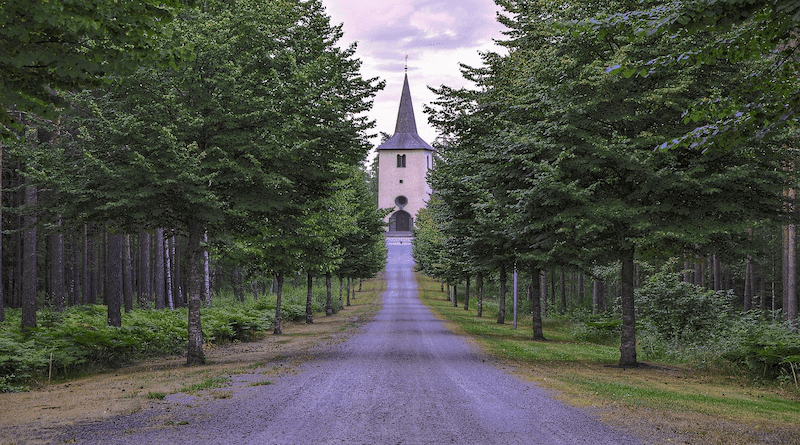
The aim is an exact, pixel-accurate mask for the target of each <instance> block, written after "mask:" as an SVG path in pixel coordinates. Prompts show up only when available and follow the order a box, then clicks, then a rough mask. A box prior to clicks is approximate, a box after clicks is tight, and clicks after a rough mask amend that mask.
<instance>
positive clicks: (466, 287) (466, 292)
mask: <svg viewBox="0 0 800 445" xmlns="http://www.w3.org/2000/svg"><path fill="white" fill-rule="evenodd" d="M471 280H472V277H471V276H469V275H467V282H466V283H465V284H464V310H465V311H468V310H469V282H470V281H471Z"/></svg>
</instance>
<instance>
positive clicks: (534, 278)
mask: <svg viewBox="0 0 800 445" xmlns="http://www.w3.org/2000/svg"><path fill="white" fill-rule="evenodd" d="M541 276H542V272H541V271H540V270H539V269H538V268H536V267H532V268H531V285H530V287H529V290H528V292H530V300H531V313H532V314H531V317H532V324H533V339H534V340H536V341H543V340H546V339H545V338H544V330H543V328H542V290H541V289H540V287H541V284H542V280H541Z"/></svg>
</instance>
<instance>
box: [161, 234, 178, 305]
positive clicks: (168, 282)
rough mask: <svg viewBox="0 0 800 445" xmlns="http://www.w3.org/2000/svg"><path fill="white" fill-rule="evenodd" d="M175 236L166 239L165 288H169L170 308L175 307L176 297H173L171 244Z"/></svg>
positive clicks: (168, 300)
mask: <svg viewBox="0 0 800 445" xmlns="http://www.w3.org/2000/svg"><path fill="white" fill-rule="evenodd" d="M173 239H174V237H169V239H166V240H164V270H166V272H165V273H166V275H165V277H164V278H165V279H166V283H165V286H164V287H165V288H166V290H167V295H166V296H167V307H168V308H169V309H170V310H173V309H175V299H174V297H173V294H172V292H173V289H174V288H173V287H172V280H173V278H172V248H171V247H170V244H172V240H173Z"/></svg>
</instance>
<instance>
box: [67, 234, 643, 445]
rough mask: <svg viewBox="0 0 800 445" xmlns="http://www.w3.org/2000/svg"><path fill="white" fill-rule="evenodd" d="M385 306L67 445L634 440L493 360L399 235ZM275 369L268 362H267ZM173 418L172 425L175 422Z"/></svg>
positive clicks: (73, 429)
mask: <svg viewBox="0 0 800 445" xmlns="http://www.w3.org/2000/svg"><path fill="white" fill-rule="evenodd" d="M386 276H387V280H388V283H387V290H386V292H385V293H384V295H383V308H382V309H381V311H380V312H379V313H378V315H377V316H376V317H375V319H374V320H373V321H372V322H371V323H369V324H367V325H366V326H365V327H364V328H363V330H362V331H361V332H359V333H357V334H355V335H353V336H352V337H350V338H349V340H348V341H346V342H344V343H341V344H338V345H332V346H330V347H329V348H327V349H326V350H323V351H321V352H320V353H319V354H316V355H315V357H314V358H313V359H312V360H309V361H306V362H305V363H304V364H303V365H302V366H301V370H300V371H299V372H297V373H296V374H290V375H284V376H280V377H278V378H274V379H273V380H274V381H272V382H270V383H271V384H265V385H258V386H251V385H248V384H247V382H248V381H252V379H253V378H256V377H254V376H257V375H258V374H257V373H254V374H247V375H245V376H240V377H237V378H236V379H234V380H235V382H236V384H235V385H234V386H232V387H230V388H227V389H226V392H224V393H223V394H224V395H223V396H220V397H219V398H214V397H210V398H209V397H198V396H188V395H186V394H181V395H170V396H168V400H170V401H172V402H174V403H171V404H168V406H167V407H166V408H159V409H145V410H143V411H141V412H138V413H135V414H132V415H127V416H120V417H116V418H112V419H106V420H104V421H103V422H95V423H83V424H75V425H72V426H69V427H66V428H64V430H63V431H62V432H61V433H60V434H59V437H58V439H59V441H60V442H62V443H63V442H69V443H87V444H89V443H98V444H99V443H102V444H137V445H138V444H148V445H155V444H243V445H244V444H292V443H297V444H335V443H342V444H448V443H452V444H504V445H508V444H615V445H618V444H637V443H639V442H638V441H637V440H635V439H633V438H631V437H629V436H626V435H625V434H623V433H621V432H618V431H614V430H612V429H610V428H608V427H607V426H604V425H602V424H601V423H599V422H597V421H595V420H594V419H593V418H592V417H591V416H589V415H587V414H586V413H584V412H582V411H580V410H577V409H574V408H570V407H567V406H564V405H563V404H561V403H559V402H557V401H555V400H553V399H552V398H550V397H549V396H548V393H547V392H546V391H544V390H542V389H540V388H537V387H535V386H533V385H532V384H529V383H526V382H523V381H520V380H518V379H516V378H514V377H513V376H510V375H508V374H506V373H504V372H503V371H502V370H499V369H497V368H496V367H495V366H493V365H491V364H489V363H487V362H486V358H485V357H484V356H483V355H482V354H481V353H480V352H479V351H478V350H477V348H475V347H473V346H472V345H470V344H469V343H467V342H466V341H464V340H463V339H461V338H460V337H458V336H456V335H454V334H452V333H451V332H450V331H448V330H447V329H446V328H445V327H444V325H443V324H442V323H441V322H440V321H438V320H437V319H436V318H434V316H433V315H432V314H431V312H430V311H429V310H428V309H427V308H426V307H424V306H423V305H422V304H421V303H420V302H419V300H418V298H417V290H416V285H415V283H414V277H413V260H412V258H411V246H410V243H408V242H407V241H406V242H403V243H402V244H400V240H394V241H390V245H389V264H388V265H387V270H386ZM266 366H269V364H267V365H266ZM167 419H169V420H167Z"/></svg>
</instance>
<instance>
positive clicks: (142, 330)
mask: <svg viewBox="0 0 800 445" xmlns="http://www.w3.org/2000/svg"><path fill="white" fill-rule="evenodd" d="M220 300H221V301H220V302H218V303H217V304H216V305H215V306H213V307H211V308H208V309H207V310H206V311H204V313H203V315H202V326H203V328H204V329H203V334H204V339H205V341H206V342H209V343H225V342H234V341H250V340H254V339H256V338H259V337H260V336H261V335H262V334H263V333H264V332H265V331H267V330H269V329H270V328H271V327H272V325H273V314H272V313H271V312H270V311H269V310H266V308H267V306H268V301H269V300H268V299H264V300H261V301H259V302H248V303H241V302H238V301H234V300H232V299H231V300H226V299H220ZM272 308H273V309H274V304H273V306H272ZM320 308H321V304H319V303H317V304H316V305H315V310H317V311H320V310H321V309H320ZM287 311H288V312H289V314H290V315H288V316H287V317H288V318H291V319H300V318H302V317H303V316H304V314H305V306H304V305H300V304H289V305H287ZM18 312H19V311H18V310H11V311H9V315H10V316H9V319H10V321H9V322H7V323H4V324H3V325H2V328H0V377H2V378H3V379H4V381H5V382H6V383H7V384H8V385H10V384H11V383H13V382H18V381H26V380H35V379H37V378H40V377H42V376H43V375H44V374H45V373H46V372H49V370H51V369H52V371H53V373H54V374H56V375H68V374H70V373H74V372H77V371H81V370H91V369H98V368H106V367H117V366H120V365H123V364H126V363H129V362H131V361H132V360H135V359H139V358H143V357H156V356H164V355H175V354H183V353H185V351H186V342H187V328H188V321H187V320H188V317H187V309H185V308H183V309H177V310H174V311H173V310H168V309H164V310H158V311H155V310H146V309H136V310H133V311H131V312H130V313H126V314H123V317H122V327H111V326H108V325H107V309H106V307H105V306H102V305H86V306H76V307H72V308H69V309H67V310H66V311H64V312H63V313H61V314H60V315H56V313H51V312H49V311H48V310H45V311H42V313H43V314H45V316H44V317H43V318H45V319H47V320H48V322H47V323H46V324H45V323H43V324H42V325H40V326H39V327H38V328H37V329H35V330H34V331H33V332H31V333H30V334H27V335H26V334H22V332H21V331H20V329H19V324H18V323H14V319H15V318H17V317H18ZM48 314H49V315H48Z"/></svg>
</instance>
